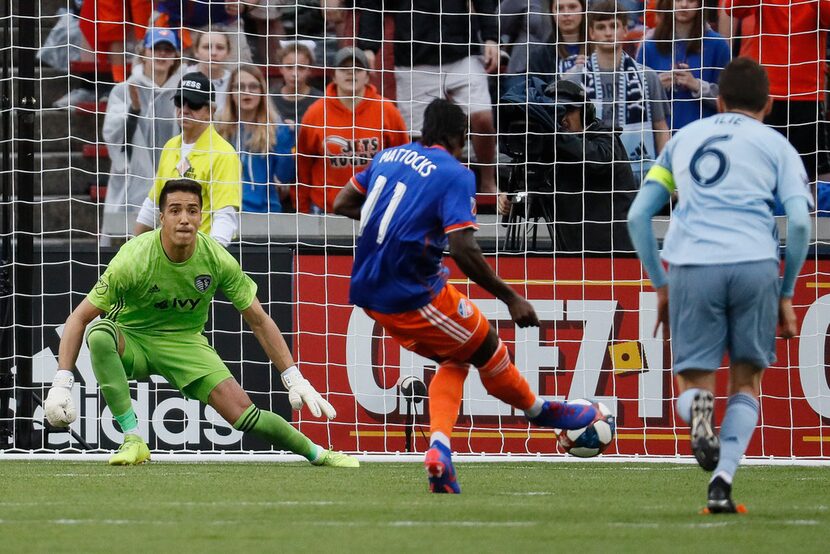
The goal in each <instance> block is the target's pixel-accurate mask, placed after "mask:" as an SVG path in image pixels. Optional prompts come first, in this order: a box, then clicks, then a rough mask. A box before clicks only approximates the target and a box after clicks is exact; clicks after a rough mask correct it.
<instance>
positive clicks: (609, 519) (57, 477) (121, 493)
mask: <svg viewBox="0 0 830 554" xmlns="http://www.w3.org/2000/svg"><path fill="white" fill-rule="evenodd" d="M458 471H459V479H460V482H461V486H462V489H463V494H462V495H460V496H448V495H431V494H429V493H428V492H427V490H426V487H427V484H426V478H425V475H424V471H423V468H422V467H421V466H420V465H419V464H411V463H409V464H400V463H396V464H392V463H390V464H381V463H374V464H370V463H365V464H363V465H362V467H361V468H360V469H357V470H345V469H339V470H336V469H328V468H317V467H311V466H309V465H307V464H299V463H297V464H294V463H270V464H267V463H257V464H219V463H159V462H155V463H151V464H148V465H144V466H139V467H110V466H107V465H106V464H105V463H101V462H17V461H15V462H10V461H6V462H3V461H2V457H0V537H2V539H0V551H3V552H43V551H59V552H60V551H62V552H104V551H107V552H111V551H114V550H120V549H124V548H126V549H127V550H130V551H139V550H140V551H151V552H194V551H195V552H208V551H210V552H245V551H251V552H257V551H285V552H299V551H307V552H308V551H316V552H391V551H409V552H416V551H418V552H423V551H425V550H426V551H454V552H522V551H530V550H531V549H534V550H540V549H544V550H548V551H553V550H556V551H559V552H564V551H567V550H566V549H570V550H573V551H576V552H621V551H630V552H634V551H637V552H667V551H674V552H678V551H688V552H692V551H695V552H706V551H711V552H716V551H719V552H724V551H733V552H770V551H778V552H781V551H785V550H789V551H793V550H795V551H798V552H799V553H802V552H826V550H825V549H826V548H827V545H828V541H830V531H828V529H829V528H830V508H828V506H829V505H830V494H828V488H827V483H828V478H830V474H829V473H828V471H830V470H828V468H823V467H780V466H778V467H757V466H755V467H745V468H742V469H741V471H740V473H739V475H738V480H737V481H736V490H735V495H734V496H735V498H736V500H737V501H739V502H743V503H745V504H746V505H747V507H748V508H749V514H746V515H728V516H724V515H720V516H703V515H698V510H699V509H700V508H701V507H702V506H703V505H704V502H705V497H706V484H707V475H708V474H705V473H704V472H703V471H701V470H700V469H699V468H698V467H697V466H690V465H671V464H617V463H614V464H593V463H592V464H587V463H583V464H579V463H462V464H458Z"/></svg>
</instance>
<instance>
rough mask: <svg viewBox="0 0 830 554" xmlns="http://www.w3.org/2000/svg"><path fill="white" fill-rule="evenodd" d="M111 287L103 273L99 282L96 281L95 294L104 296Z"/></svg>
mask: <svg viewBox="0 0 830 554" xmlns="http://www.w3.org/2000/svg"><path fill="white" fill-rule="evenodd" d="M109 288H110V286H109V284H108V283H107V280H106V279H104V276H103V275H101V276H100V277H99V278H98V282H97V283H95V294H100V295H102V296H103V295H104V294H106V293H107V291H108V290H109Z"/></svg>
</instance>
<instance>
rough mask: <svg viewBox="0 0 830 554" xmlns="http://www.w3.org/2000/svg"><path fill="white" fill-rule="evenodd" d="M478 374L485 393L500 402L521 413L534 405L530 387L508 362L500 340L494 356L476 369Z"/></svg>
mask: <svg viewBox="0 0 830 554" xmlns="http://www.w3.org/2000/svg"><path fill="white" fill-rule="evenodd" d="M478 372H479V374H480V375H481V383H482V384H483V385H484V388H485V389H487V392H488V393H490V394H491V395H493V396H495V397H496V398H498V399H499V400H501V401H502V402H506V403H507V404H510V405H511V406H513V407H514V408H518V409H520V410H523V411H524V410H530V409H531V408H532V407H533V406H534V404H536V400H537V398H536V395H535V394H533V392H532V391H531V390H530V385H529V384H528V382H527V380H526V379H525V378H524V377H522V374H521V373H519V369H518V368H517V367H516V366H515V365H513V362H511V361H510V353H509V352H508V351H507V346H506V345H505V344H504V343H503V342H502V341H501V340H499V346H498V348H496V352H495V354H493V356H492V357H491V358H490V359H489V360H487V363H486V364H484V365H483V366H481V367H480V368H478Z"/></svg>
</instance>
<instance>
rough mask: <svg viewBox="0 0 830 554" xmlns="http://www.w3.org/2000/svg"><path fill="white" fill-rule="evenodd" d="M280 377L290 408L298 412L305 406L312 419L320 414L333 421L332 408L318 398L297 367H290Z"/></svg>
mask: <svg viewBox="0 0 830 554" xmlns="http://www.w3.org/2000/svg"><path fill="white" fill-rule="evenodd" d="M280 377H281V378H282V384H283V385H285V388H286V389H288V401H289V402H290V403H291V407H292V408H294V409H295V410H300V409H302V407H303V404H305V405H306V406H308V409H309V410H311V414H312V415H313V416H314V417H320V415H321V414H322V415H325V416H326V418H327V419H334V418H335V417H336V416H337V412H335V411H334V407H333V406H332V405H331V404H329V403H328V402H327V401H326V400H325V399H324V398H323V397H322V396H320V393H319V392H317V391H316V390H314V387H312V386H311V383H309V382H308V379H306V378H305V377H303V374H302V373H300V370H299V369H297V366H293V365H292V366H291V367H289V368H288V369H286V370H285V371H283V372H282V373H281V374H280Z"/></svg>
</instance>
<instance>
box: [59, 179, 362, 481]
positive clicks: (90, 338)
mask: <svg viewBox="0 0 830 554" xmlns="http://www.w3.org/2000/svg"><path fill="white" fill-rule="evenodd" d="M201 193H202V191H201V186H200V185H199V183H197V182H196V181H193V180H190V179H176V180H171V181H168V182H167V183H166V184H165V186H164V188H163V190H162V192H161V195H160V197H159V209H160V211H161V215H160V220H161V227H160V228H159V229H157V230H156V231H154V232H151V233H144V234H142V235H140V236H138V237H136V238H134V239H132V240H130V241H129V242H127V243H126V244H125V245H124V246H122V247H121V249H120V250H119V252H118V254H116V256H115V257H114V258H113V259H112V261H111V262H110V264H109V266H107V269H106V271H105V272H104V274H103V275H101V277H100V278H99V279H98V282H97V283H96V284H95V286H94V287H93V288H92V291H90V293H89V294H88V295H87V297H86V298H85V299H84V300H83V301H82V302H81V303H80V304H79V305H78V307H77V308H75V310H74V311H73V312H72V314H71V315H70V316H69V318H67V320H66V327H65V329H64V333H63V336H62V338H61V343H60V350H59V354H58V365H59V367H60V369H58V372H57V374H56V375H55V379H54V381H53V382H52V388H51V389H50V390H49V394H48V396H47V397H46V401H45V402H44V413H45V415H46V419H47V420H48V421H49V423H50V424H52V425H54V426H56V427H66V426H68V425H69V424H70V423H72V422H73V421H74V420H75V418H76V416H77V414H76V411H75V408H74V406H73V405H72V397H71V393H70V390H71V388H72V385H73V382H74V379H73V376H72V371H71V368H73V367H75V362H76V360H77V359H78V351H79V350H80V347H81V340H82V339H83V337H84V330H85V329H87V326H89V329H88V331H87V332H86V342H87V346H88V347H89V352H90V357H91V360H92V369H93V371H94V373H95V378H96V379H97V380H98V384H99V386H100V388H101V393H102V394H103V395H104V399H105V400H106V401H107V405H108V406H109V407H110V410H111V411H112V413H113V415H114V417H115V420H116V421H117V422H118V424H119V425H120V426H121V430H122V431H123V432H124V443H123V444H122V445H121V447H120V448H119V449H118V452H116V453H115V454H113V456H112V457H111V458H110V460H109V463H110V464H112V465H132V464H140V463H143V462H146V461H148V460H149V459H150V450H149V448H148V447H147V444H146V443H145V442H144V440H143V439H142V437H141V436H139V434H138V422H137V420H136V415H135V411H133V407H132V399H131V398H130V390H129V386H128V384H127V380H128V379H136V380H146V379H148V378H149V376H150V374H156V375H161V376H162V377H164V378H165V379H166V380H167V381H168V382H169V383H170V384H171V385H173V386H174V387H176V388H177V389H179V390H180V391H181V392H182V393H183V394H184V395H185V396H186V397H188V398H196V399H198V400H199V401H201V402H204V403H206V404H209V405H210V406H212V407H213V408H214V409H215V410H216V411H217V412H218V413H219V415H221V416H222V417H223V418H225V420H227V421H228V422H229V423H231V424H233V426H234V428H235V429H238V430H240V431H243V432H246V433H247V432H251V433H254V434H255V435H257V436H259V437H261V438H263V439H265V440H266V441H268V442H269V443H271V444H272V445H274V446H276V447H277V448H280V449H284V450H290V451H291V452H294V453H296V454H299V455H301V456H304V457H305V458H306V459H308V460H309V461H310V462H311V463H312V464H315V465H326V466H338V467H357V466H358V461H357V460H356V459H355V458H353V457H351V456H347V455H345V454H342V453H339V452H334V451H331V450H325V449H323V448H321V447H320V446H318V445H316V444H314V443H313V442H311V440H309V439H308V438H307V437H306V436H305V435H303V434H302V433H300V432H299V431H297V430H296V429H294V427H292V426H291V425H290V424H289V423H288V422H287V421H285V420H284V419H283V418H281V417H280V416H278V415H277V414H275V413H273V412H269V411H266V410H260V409H259V408H257V407H256V406H254V404H253V403H252V402H251V399H250V398H249V397H248V394H247V393H246V392H245V391H244V390H243V389H242V387H241V386H240V385H239V383H238V382H237V381H236V379H234V378H233V376H232V375H231V372H230V371H229V370H228V368H227V367H226V366H225V364H224V362H222V360H221V359H220V358H219V355H218V354H217V353H216V351H215V350H214V349H213V348H212V347H211V346H210V345H209V344H208V342H207V339H206V338H205V336H204V335H203V334H202V332H203V331H204V327H205V322H206V321H207V318H208V308H209V306H210V301H211V300H212V299H213V296H214V294H215V293H216V291H217V289H222V291H223V292H224V293H225V295H226V296H227V297H228V298H229V299H230V300H231V302H232V303H233V305H234V306H235V307H236V309H238V310H239V311H240V312H241V313H242V316H243V317H244V318H245V321H247V322H248V325H250V327H251V329H252V330H253V332H254V335H255V336H256V338H257V340H258V341H259V343H260V344H261V345H262V348H263V349H264V350H265V352H266V353H267V354H268V358H269V359H270V360H271V362H273V364H274V365H275V366H276V367H277V369H279V371H280V374H281V377H282V381H283V383H284V384H285V386H286V388H287V389H288V399H289V401H290V402H291V406H292V407H293V408H294V409H297V410H299V409H300V408H302V406H303V404H305V405H306V406H308V408H309V409H310V410H311V413H312V414H313V415H314V416H315V417H320V416H321V415H323V416H325V417H326V418H328V419H332V418H334V417H335V415H336V414H335V411H334V408H333V407H332V406H331V404H329V403H328V402H327V401H326V400H324V399H323V397H322V396H320V393H318V392H317V391H316V390H314V388H313V387H312V386H311V384H310V383H309V382H308V381H307V380H306V379H305V378H303V376H302V374H301V373H300V371H299V369H297V367H296V366H295V365H294V361H293V358H292V357H291V352H290V351H289V350H288V346H287V345H286V343H285V339H283V336H282V334H281V333H280V330H279V329H278V328H277V325H276V323H274V321H273V320H272V319H271V318H270V317H269V316H268V314H266V313H265V311H264V310H263V309H262V305H261V304H260V303H259V300H258V299H257V297H256V284H254V282H253V281H252V280H251V278H250V277H248V276H247V275H246V274H245V273H243V272H242V268H241V267H240V266H239V263H238V262H237V261H236V260H235V259H234V258H233V257H232V256H231V255H230V254H229V253H228V252H227V251H226V250H225V248H224V247H222V246H221V245H220V244H219V243H218V242H216V241H214V240H213V239H211V238H210V237H208V236H207V235H204V234H202V233H200V232H198V228H199V224H200V222H201V217H202V194H201ZM104 314H105V315H104ZM98 316H103V317H102V318H101V319H99V320H98V321H96V322H95V323H92V324H91V325H90V323H91V322H92V321H93V320H94V319H95V318H96V317H98Z"/></svg>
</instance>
